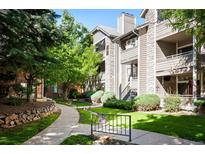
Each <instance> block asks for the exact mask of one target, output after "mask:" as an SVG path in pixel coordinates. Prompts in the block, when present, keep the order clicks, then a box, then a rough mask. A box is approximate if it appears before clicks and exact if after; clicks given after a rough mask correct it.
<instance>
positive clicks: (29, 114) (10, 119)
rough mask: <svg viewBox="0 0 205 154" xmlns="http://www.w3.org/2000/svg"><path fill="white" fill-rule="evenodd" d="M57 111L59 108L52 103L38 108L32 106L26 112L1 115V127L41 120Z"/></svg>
mask: <svg viewBox="0 0 205 154" xmlns="http://www.w3.org/2000/svg"><path fill="white" fill-rule="evenodd" d="M56 111H57V109H56V107H55V105H54V104H52V105H49V106H44V107H41V108H37V109H34V108H32V109H31V110H26V111H25V112H20V113H13V114H4V115H0V127H2V128H11V127H14V126H17V125H21V124H23V123H27V122H30V121H35V120H39V119H40V118H43V117H46V116H48V115H50V114H52V113H54V112H56Z"/></svg>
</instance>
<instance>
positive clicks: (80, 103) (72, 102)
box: [54, 98, 92, 106]
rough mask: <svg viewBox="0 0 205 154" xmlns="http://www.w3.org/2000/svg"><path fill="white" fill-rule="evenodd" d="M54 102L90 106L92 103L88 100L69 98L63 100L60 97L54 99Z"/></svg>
mask: <svg viewBox="0 0 205 154" xmlns="http://www.w3.org/2000/svg"><path fill="white" fill-rule="evenodd" d="M54 100H55V101H56V103H58V104H62V105H66V106H90V105H92V103H90V102H80V101H70V100H63V99H61V98H56V99H54Z"/></svg>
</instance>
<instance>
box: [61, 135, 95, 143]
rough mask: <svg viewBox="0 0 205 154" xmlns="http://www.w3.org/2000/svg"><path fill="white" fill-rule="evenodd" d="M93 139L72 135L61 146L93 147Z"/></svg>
mask: <svg viewBox="0 0 205 154" xmlns="http://www.w3.org/2000/svg"><path fill="white" fill-rule="evenodd" d="M92 143H93V139H92V138H91V136H87V135H81V134H79V135H72V136H70V137H68V138H66V139H65V140H64V141H63V142H62V143H61V145H92Z"/></svg>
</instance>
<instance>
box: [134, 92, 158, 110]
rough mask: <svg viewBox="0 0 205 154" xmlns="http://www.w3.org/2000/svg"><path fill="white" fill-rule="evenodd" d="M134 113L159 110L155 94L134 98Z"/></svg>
mask: <svg viewBox="0 0 205 154" xmlns="http://www.w3.org/2000/svg"><path fill="white" fill-rule="evenodd" d="M134 102H135V103H134V105H133V110H134V111H152V110H157V109H159V106H160V98H159V96H158V95H156V94H142V95H140V96H136V97H135V98H134Z"/></svg>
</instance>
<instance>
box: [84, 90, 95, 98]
mask: <svg viewBox="0 0 205 154" xmlns="http://www.w3.org/2000/svg"><path fill="white" fill-rule="evenodd" d="M94 93H95V92H94V91H86V92H85V93H84V97H85V98H90V97H91V96H92V94H94Z"/></svg>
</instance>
